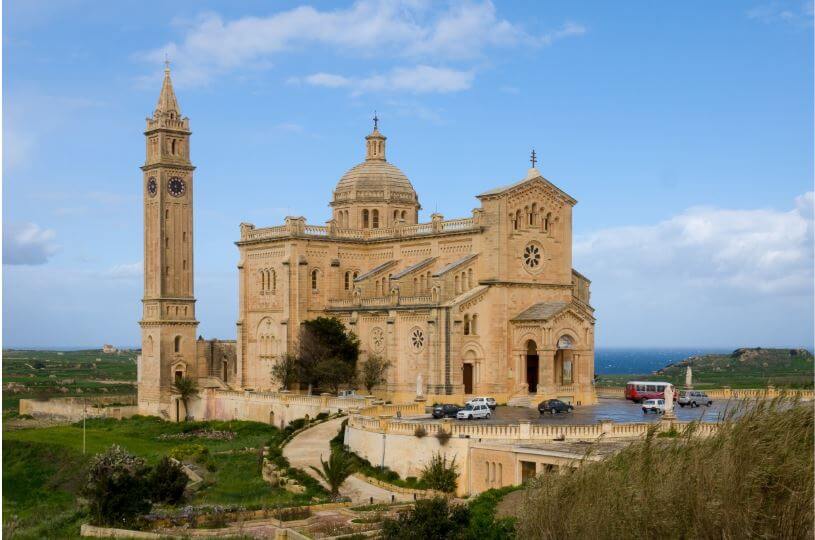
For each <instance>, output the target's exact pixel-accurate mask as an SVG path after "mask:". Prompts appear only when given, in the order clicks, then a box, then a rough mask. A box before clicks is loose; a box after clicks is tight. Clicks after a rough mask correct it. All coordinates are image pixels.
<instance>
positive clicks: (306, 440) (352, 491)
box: [283, 418, 413, 503]
mask: <svg viewBox="0 0 815 540" xmlns="http://www.w3.org/2000/svg"><path fill="white" fill-rule="evenodd" d="M342 421H343V418H335V419H334V420H329V421H328V422H323V423H322V424H318V425H316V426H314V427H313V428H310V429H307V430H305V431H304V432H302V433H300V434H299V435H297V436H296V437H295V438H294V439H292V440H291V442H289V444H287V445H286V446H285V447H284V448H283V455H284V456H286V459H288V460H289V463H290V464H291V466H292V467H297V468H298V469H303V470H304V471H306V472H307V473H308V474H310V475H311V476H313V477H314V478H317V479H318V480H320V478H319V477H318V475H317V473H315V472H314V471H313V470H311V467H309V465H314V466H315V467H317V468H319V467H320V456H322V458H323V459H325V460H327V459H328V456H329V455H330V453H331V447H330V445H329V441H331V439H333V438H334V437H336V436H337V432H339V430H340V425H341V424H342ZM320 482H321V483H322V484H323V485H325V482H323V481H322V480H320ZM326 487H328V486H326ZM340 495H344V496H346V497H350V498H351V500H352V501H353V502H355V503H357V502H360V503H361V502H370V499H371V497H373V499H374V502H377V501H379V502H384V501H390V500H391V495H393V496H395V498H396V500H397V501H409V500H413V497H412V496H411V495H406V494H404V493H396V492H395V491H388V490H386V489H383V488H380V487H378V486H374V485H371V484H369V483H368V482H365V481H364V480H362V479H360V478H356V477H353V476H351V477H349V478H348V479H347V480H346V481H345V483H343V485H342V487H341V488H340Z"/></svg>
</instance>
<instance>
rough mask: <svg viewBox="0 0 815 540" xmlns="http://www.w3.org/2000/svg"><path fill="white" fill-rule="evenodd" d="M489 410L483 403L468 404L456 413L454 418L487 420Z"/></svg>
mask: <svg viewBox="0 0 815 540" xmlns="http://www.w3.org/2000/svg"><path fill="white" fill-rule="evenodd" d="M490 416H492V415H491V414H490V408H489V406H488V405H487V404H485V403H476V404H475V405H473V404H472V403H468V404H467V406H465V407H464V408H463V409H461V410H460V411H458V412H457V413H456V418H457V419H459V420H473V419H475V418H489V417H490Z"/></svg>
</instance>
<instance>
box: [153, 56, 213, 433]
mask: <svg viewBox="0 0 815 540" xmlns="http://www.w3.org/2000/svg"><path fill="white" fill-rule="evenodd" d="M144 135H145V137H146V145H147V146H146V156H147V157H146V159H145V163H144V165H143V166H142V167H141V169H142V172H143V174H142V197H143V200H144V296H143V298H142V304H143V306H142V309H143V312H142V319H141V321H140V325H141V336H142V355H141V361H140V363H139V370H138V371H139V374H138V387H139V388H138V391H139V413H140V414H148V415H155V416H161V417H164V418H168V419H170V420H178V419H183V418H184V415H185V414H186V411H184V410H183V405H181V404H180V403H178V400H177V399H176V396H174V395H173V384H174V382H175V380H176V379H177V378H179V377H184V376H188V377H193V378H197V377H198V376H199V374H198V372H197V371H198V370H197V365H196V341H195V336H196V330H197V327H198V321H197V320H196V319H195V297H194V296H193V251H192V246H193V219H192V197H193V171H194V170H195V167H194V166H193V165H192V163H191V162H190V135H191V132H190V125H189V119H188V118H186V117H182V116H181V110H180V109H179V107H178V101H177V100H176V97H175V92H174V91H173V83H172V81H171V79H170V68H169V65H167V67H166V68H165V69H164V82H163V83H162V86H161V94H160V95H159V98H158V103H157V105H156V109H155V111H154V112H153V116H152V117H150V118H147V129H146V131H145V132H144ZM205 375H206V374H204V376H205ZM179 407H180V410H179ZM179 417H180V418H179Z"/></svg>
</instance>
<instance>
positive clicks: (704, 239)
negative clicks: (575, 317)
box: [574, 192, 813, 347]
mask: <svg viewBox="0 0 815 540" xmlns="http://www.w3.org/2000/svg"><path fill="white" fill-rule="evenodd" d="M812 205H813V194H812V193H811V192H810V193H806V194H804V195H802V196H800V197H798V198H797V199H796V201H795V206H794V208H793V209H791V210H788V211H779V210H769V209H752V210H729V209H722V208H710V207H699V208H690V209H688V210H685V211H683V212H681V213H680V214H678V215H676V216H674V217H671V218H670V219H666V220H664V221H661V222H659V223H656V224H652V225H641V226H630V227H615V228H609V229H603V230H599V231H596V232H593V233H590V234H586V235H580V236H576V237H575V244H574V259H575V268H577V269H578V270H579V271H580V272H582V273H585V274H586V275H587V276H588V277H589V279H591V280H592V285H591V288H592V305H594V306H595V307H596V309H597V317H598V325H597V331H598V343H601V344H603V345H605V346H610V345H616V346H634V345H636V346H670V345H693V346H724V347H740V346H747V345H756V346H807V347H811V346H812V343H813V210H812Z"/></svg>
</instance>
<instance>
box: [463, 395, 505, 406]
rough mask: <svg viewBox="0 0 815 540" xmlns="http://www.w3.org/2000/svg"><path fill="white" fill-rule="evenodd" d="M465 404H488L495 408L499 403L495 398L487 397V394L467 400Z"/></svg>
mask: <svg viewBox="0 0 815 540" xmlns="http://www.w3.org/2000/svg"><path fill="white" fill-rule="evenodd" d="M465 405H486V406H487V407H489V408H490V409H495V407H496V406H497V405H498V404H497V403H496V402H495V398H492V397H487V396H479V397H474V398H472V399H469V400H467V402H466V403H465Z"/></svg>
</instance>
